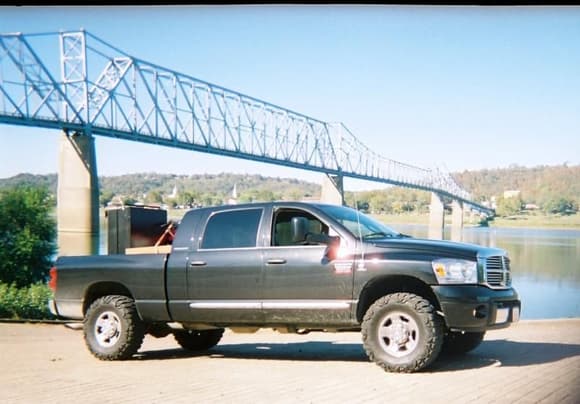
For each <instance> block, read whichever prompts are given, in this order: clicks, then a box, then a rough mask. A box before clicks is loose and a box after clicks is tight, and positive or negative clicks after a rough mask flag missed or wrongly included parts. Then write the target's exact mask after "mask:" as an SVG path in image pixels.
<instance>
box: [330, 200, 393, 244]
mask: <svg viewBox="0 0 580 404" xmlns="http://www.w3.org/2000/svg"><path fill="white" fill-rule="evenodd" d="M319 208H320V209H321V210H322V211H324V213H326V214H327V215H329V216H332V217H333V218H335V219H336V220H337V221H338V222H339V223H340V224H342V225H343V226H344V227H346V228H347V229H348V230H349V231H350V232H351V233H352V234H353V236H355V237H356V238H357V239H360V238H361V237H362V239H363V240H370V239H381V238H393V237H397V238H399V237H404V236H403V235H402V234H401V233H399V232H397V231H395V230H393V229H391V228H390V227H388V226H385V225H384V224H382V223H380V222H378V221H376V220H375V219H373V218H371V217H369V216H366V215H365V214H363V213H360V212H357V211H356V210H354V209H352V208H347V207H345V206H332V205H319ZM359 224H360V226H359Z"/></svg>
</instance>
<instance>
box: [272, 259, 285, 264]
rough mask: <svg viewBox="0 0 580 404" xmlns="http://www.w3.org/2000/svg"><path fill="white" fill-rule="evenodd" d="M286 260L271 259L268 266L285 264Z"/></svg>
mask: <svg viewBox="0 0 580 404" xmlns="http://www.w3.org/2000/svg"><path fill="white" fill-rule="evenodd" d="M285 263H286V260H285V259H282V258H275V259H271V260H268V264H270V265H279V264H285Z"/></svg>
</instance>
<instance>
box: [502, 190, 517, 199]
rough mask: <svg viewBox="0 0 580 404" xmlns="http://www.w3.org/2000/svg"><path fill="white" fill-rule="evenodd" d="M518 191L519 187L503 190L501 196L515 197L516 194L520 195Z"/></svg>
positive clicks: (505, 197) (506, 197)
mask: <svg viewBox="0 0 580 404" xmlns="http://www.w3.org/2000/svg"><path fill="white" fill-rule="evenodd" d="M520 193H521V191H520V190H519V189H514V190H509V191H503V198H504V199H509V198H517V197H518V196H520Z"/></svg>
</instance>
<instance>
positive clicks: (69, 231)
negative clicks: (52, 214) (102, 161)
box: [57, 133, 99, 255]
mask: <svg viewBox="0 0 580 404" xmlns="http://www.w3.org/2000/svg"><path fill="white" fill-rule="evenodd" d="M59 149H60V150H59V164H58V192H57V223H58V225H57V228H58V254H59V255H90V254H96V253H97V252H98V246H99V184H98V177H97V160H96V153H95V141H94V138H93V137H92V136H90V135H85V134H79V133H73V134H72V135H69V134H68V133H63V134H62V135H61V137H60V144H59Z"/></svg>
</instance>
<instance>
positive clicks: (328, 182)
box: [320, 174, 344, 205]
mask: <svg viewBox="0 0 580 404" xmlns="http://www.w3.org/2000/svg"><path fill="white" fill-rule="evenodd" d="M320 201H321V202H324V203H330V204H333V205H344V188H343V177H342V176H341V175H330V174H325V175H324V177H323V179H322V192H321V195H320Z"/></svg>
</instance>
